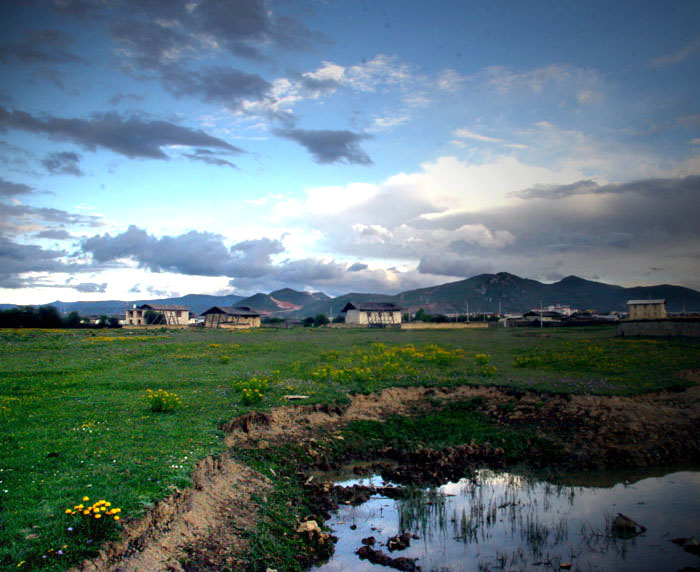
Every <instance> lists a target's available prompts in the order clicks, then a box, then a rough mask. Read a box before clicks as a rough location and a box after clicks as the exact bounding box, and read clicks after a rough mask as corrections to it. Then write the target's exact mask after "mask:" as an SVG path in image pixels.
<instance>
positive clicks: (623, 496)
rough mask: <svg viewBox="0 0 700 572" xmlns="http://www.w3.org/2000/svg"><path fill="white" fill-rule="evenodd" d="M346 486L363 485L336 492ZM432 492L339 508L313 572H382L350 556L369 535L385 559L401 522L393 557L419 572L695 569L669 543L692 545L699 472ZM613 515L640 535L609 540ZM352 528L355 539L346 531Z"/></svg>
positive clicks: (697, 528)
mask: <svg viewBox="0 0 700 572" xmlns="http://www.w3.org/2000/svg"><path fill="white" fill-rule="evenodd" d="M355 482H363V481H352V482H351V483H343V484H352V483H355ZM364 484H369V482H368V480H365V481H364ZM372 484H375V485H378V484H380V480H377V479H376V478H374V480H373V483H372ZM439 491H440V492H441V493H442V495H440V496H438V497H437V498H432V497H431V498H430V499H429V500H432V501H433V503H432V504H430V505H426V504H425V503H424V502H421V503H416V502H413V503H411V502H404V501H399V502H396V501H393V500H391V499H387V498H382V497H374V498H372V499H370V501H368V502H367V503H365V504H363V505H362V506H358V507H351V506H342V507H340V509H339V510H338V511H337V512H336V513H334V514H333V517H332V518H331V520H330V521H329V522H328V524H329V525H330V527H331V528H332V529H333V530H334V531H335V534H336V535H337V536H338V537H339V541H338V544H337V545H336V553H335V555H334V556H333V558H332V559H331V560H330V561H329V562H328V563H326V564H324V565H323V566H321V567H319V568H318V569H317V570H319V571H321V572H336V571H340V570H344V571H349V570H352V571H357V572H364V571H367V572H369V571H372V572H378V571H380V570H382V569H383V568H382V567H379V566H376V565H373V564H371V563H369V562H367V561H361V560H360V559H359V558H358V557H357V555H355V551H356V550H357V549H358V548H359V547H360V546H361V545H362V544H361V540H362V539H363V538H366V537H368V536H374V537H375V538H376V539H377V542H378V544H377V545H375V546H374V548H375V549H380V550H383V551H384V552H386V553H388V549H387V548H386V547H385V546H383V544H384V543H386V541H387V540H388V538H389V537H391V536H395V535H397V534H399V533H401V532H403V530H400V529H399V528H400V521H401V520H402V519H404V520H405V519H406V518H407V515H408V517H409V521H410V522H409V524H408V525H407V526H408V528H407V530H410V531H411V532H415V533H417V534H419V535H420V537H421V538H420V540H414V541H412V544H411V546H410V548H408V549H406V550H403V551H400V552H394V553H393V554H392V556H393V557H398V556H407V557H410V558H418V564H419V565H420V566H421V567H422V569H423V571H424V572H430V571H433V570H435V571H440V572H448V571H449V572H461V571H465V572H466V571H470V572H471V571H474V572H485V571H486V570H493V571H496V570H505V571H520V570H543V571H544V570H558V569H559V564H560V563H561V562H571V563H572V566H571V570H573V571H576V570H578V571H581V572H583V571H592V572H596V571H600V572H603V571H605V572H607V571H616V572H618V571H619V572H625V571H629V572H644V571H648V572H675V571H677V570H679V569H681V568H683V567H685V566H693V567H698V566H700V558H699V557H697V556H693V555H692V554H689V553H687V552H685V551H684V550H683V549H682V548H681V547H679V546H676V545H675V544H673V543H672V542H671V539H672V538H677V537H689V536H695V537H696V538H697V539H698V540H699V541H700V472H689V471H684V472H677V473H672V474H669V475H666V476H664V477H659V478H648V479H644V480H641V481H638V482H635V483H633V484H629V485H625V484H617V485H615V486H613V487H608V488H588V487H580V486H575V487H569V486H561V485H552V484H548V483H543V482H535V481H529V480H528V479H524V478H521V477H518V476H515V475H510V474H500V475H497V474H494V473H491V472H488V471H482V472H480V473H479V475H478V477H477V480H476V483H474V482H469V481H460V482H459V483H450V484H447V485H444V486H443V487H440V489H439ZM424 498H425V497H424ZM618 512H621V513H623V514H625V515H627V516H629V517H630V518H632V519H633V520H635V521H637V522H639V523H640V524H642V525H644V526H646V527H647V531H646V532H645V533H644V534H643V535H641V536H638V537H636V538H634V539H632V540H622V539H619V538H615V537H614V536H612V535H611V534H610V523H611V521H612V518H614V516H615V515H616V514H617V513H618ZM410 515H413V519H411V518H410ZM428 517H429V518H428ZM353 524H354V525H356V526H357V529H356V530H351V529H350V526H351V525H353ZM537 563H539V564H537Z"/></svg>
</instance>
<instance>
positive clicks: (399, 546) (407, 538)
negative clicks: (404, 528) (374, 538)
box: [386, 532, 411, 552]
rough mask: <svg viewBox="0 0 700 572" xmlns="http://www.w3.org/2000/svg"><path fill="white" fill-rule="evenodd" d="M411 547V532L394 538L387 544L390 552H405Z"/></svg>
mask: <svg viewBox="0 0 700 572" xmlns="http://www.w3.org/2000/svg"><path fill="white" fill-rule="evenodd" d="M410 545H411V533H410V532H404V533H403V534H400V535H399V536H392V537H391V538H390V539H389V540H388V542H387V543H386V546H387V548H388V549H389V552H393V551H394V550H404V549H406V548H408V547H409V546H410Z"/></svg>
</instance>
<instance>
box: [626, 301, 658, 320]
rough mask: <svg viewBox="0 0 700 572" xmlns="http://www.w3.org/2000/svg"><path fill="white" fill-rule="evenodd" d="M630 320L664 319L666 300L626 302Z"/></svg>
mask: <svg viewBox="0 0 700 572" xmlns="http://www.w3.org/2000/svg"><path fill="white" fill-rule="evenodd" d="M627 306H628V308H629V319H630V320H660V319H662V318H665V317H666V300H627Z"/></svg>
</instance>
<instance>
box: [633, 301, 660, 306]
mask: <svg viewBox="0 0 700 572" xmlns="http://www.w3.org/2000/svg"><path fill="white" fill-rule="evenodd" d="M665 303H666V300H627V305H628V306H646V305H647V304H665Z"/></svg>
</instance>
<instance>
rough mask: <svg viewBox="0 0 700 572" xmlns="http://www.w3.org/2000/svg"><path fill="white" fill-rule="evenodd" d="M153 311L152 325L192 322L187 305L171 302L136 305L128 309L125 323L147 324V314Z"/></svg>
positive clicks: (129, 324) (133, 324)
mask: <svg viewBox="0 0 700 572" xmlns="http://www.w3.org/2000/svg"><path fill="white" fill-rule="evenodd" d="M148 312H151V315H153V314H155V316H153V321H151V324H152V325H162V326H187V325H188V324H189V323H190V310H189V308H186V307H185V306H177V305H169V304H141V305H140V306H136V305H134V306H133V307H132V308H130V309H128V310H127V311H126V316H125V320H124V322H125V325H127V326H145V325H148V324H147V318H146V314H147V313H148Z"/></svg>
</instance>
